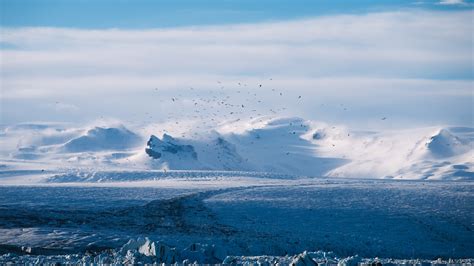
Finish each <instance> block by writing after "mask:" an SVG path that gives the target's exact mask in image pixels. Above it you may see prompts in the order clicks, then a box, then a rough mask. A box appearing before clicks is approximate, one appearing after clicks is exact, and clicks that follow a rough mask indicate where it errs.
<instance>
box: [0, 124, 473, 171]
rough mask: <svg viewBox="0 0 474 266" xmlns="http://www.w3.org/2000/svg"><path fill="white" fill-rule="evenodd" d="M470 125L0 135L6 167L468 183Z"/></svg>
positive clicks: (153, 128) (188, 127) (107, 129)
mask: <svg viewBox="0 0 474 266" xmlns="http://www.w3.org/2000/svg"><path fill="white" fill-rule="evenodd" d="M473 143H474V129H473V128H468V127H428V128H416V129H407V130H392V131H383V132H367V131H358V130H351V129H349V128H347V127H344V126H340V125H327V124H325V123H320V122H314V121H307V120H303V119H301V118H284V117H283V118H282V117H259V118H254V119H251V120H247V121H243V120H238V121H227V122H222V123H216V125H214V126H209V127H205V128H203V127H202V125H201V126H199V122H189V123H184V122H182V123H180V124H179V126H176V125H170V124H154V125H146V126H145V127H142V126H136V125H135V126H130V128H129V129H127V128H126V127H125V126H123V125H120V124H117V123H115V124H112V125H110V124H109V125H106V124H105V125H103V124H98V125H93V126H88V127H84V128H75V127H72V126H71V125H65V124H22V125H16V126H10V127H4V128H2V130H1V133H0V145H1V147H2V149H1V152H0V167H1V169H2V170H3V171H17V170H49V169H59V168H61V169H84V168H85V169H88V170H90V169H93V170H111V169H113V170H123V169H128V170H131V169H134V170H153V169H155V170H156V169H158V170H161V169H166V170H213V171H216V170H217V171H247V172H270V173H278V174H287V175H293V176H313V177H315V176H316V177H348V178H393V179H426V180H432V179H433V180H434V179H436V180H471V179H473V178H474V170H473V168H474V165H473V157H474V150H473Z"/></svg>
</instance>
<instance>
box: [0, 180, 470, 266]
mask: <svg viewBox="0 0 474 266" xmlns="http://www.w3.org/2000/svg"><path fill="white" fill-rule="evenodd" d="M175 175H176V173H175ZM266 180H269V178H250V179H239V178H237V177H235V178H234V177H231V176H228V177H221V178H219V179H217V180H216V179H215V178H208V179H189V180H186V178H183V179H179V178H177V177H176V176H175V178H172V179H160V180H156V181H153V182H149V183H144V184H142V185H141V186H142V187H127V186H123V187H122V186H114V183H102V184H103V185H107V184H108V185H107V186H91V187H89V186H88V187H81V186H71V185H70V184H65V185H62V186H57V184H55V183H50V184H49V185H47V186H45V185H43V186H40V187H38V186H33V187H32V186H20V187H18V186H3V187H0V195H1V196H0V210H1V211H0V243H2V245H3V246H2V249H3V250H6V251H8V250H10V251H9V252H12V250H13V251H15V250H17V253H18V252H19V251H18V250H21V247H22V246H24V247H30V248H31V250H32V254H37V255H40V254H45V255H52V254H64V253H67V254H79V253H84V252H86V253H87V252H89V253H90V252H101V251H103V250H107V249H119V248H120V247H122V246H123V245H124V244H126V243H127V242H128V241H129V239H131V238H132V239H137V238H139V237H148V238H149V239H153V240H155V241H160V243H164V244H166V246H168V247H171V248H175V249H176V251H180V252H181V251H184V250H186V249H187V248H189V247H190V245H191V244H192V243H200V245H196V246H194V247H193V248H189V249H188V251H189V252H188V253H189V256H187V257H188V258H193V259H196V258H198V257H199V256H200V255H199V256H198V255H196V253H190V252H195V251H193V250H203V252H204V253H207V254H209V253H211V254H214V255H213V256H214V257H215V258H219V259H223V258H222V257H223V256H222V254H225V255H229V256H230V255H232V256H253V255H262V254H266V255H269V256H277V257H278V256H280V257H282V256H283V257H284V256H285V254H299V253H301V252H303V251H305V250H313V251H314V250H322V251H326V252H329V251H331V252H334V253H335V254H337V255H338V256H340V257H341V258H342V257H347V256H353V255H355V254H359V255H360V256H362V257H369V258H370V257H385V258H399V259H406V258H421V259H435V258H437V257H442V258H446V259H447V258H472V257H474V254H473V253H472V251H473V250H474V246H473V243H474V242H473V241H472V239H473V237H474V235H473V228H472V225H473V223H472V221H473V220H474V217H473V213H474V209H473V208H474V207H473V206H474V204H473V202H474V198H473V196H472V195H474V194H473V192H474V191H473V189H474V187H473V184H471V182H460V181H458V182H449V181H447V182H443V181H437V182H423V181H399V180H397V181H396V180H369V179H367V180H353V179H273V180H271V182H270V181H266ZM132 183H133V182H132ZM84 184H87V183H84ZM88 184H94V183H88ZM142 244H144V243H142ZM149 244H150V243H149ZM150 245H151V244H150ZM140 246H141V245H140ZM212 246H214V247H215V249H216V250H215V251H212V252H211V251H206V250H207V248H208V247H212ZM156 248H158V246H156V245H155V250H156ZM150 249H151V247H150V248H148V247H147V248H144V250H143V252H142V253H144V252H149V254H151V253H153V252H156V251H150ZM158 249H159V248H158ZM147 250H148V251H147ZM213 252H214V253H213ZM20 253H21V252H20ZM217 253H219V254H220V255H218V254H217ZM180 254H181V253H180ZM192 254H194V255H192ZM191 255H192V256H191ZM207 258H209V257H207Z"/></svg>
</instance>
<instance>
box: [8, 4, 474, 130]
mask: <svg viewBox="0 0 474 266" xmlns="http://www.w3.org/2000/svg"><path fill="white" fill-rule="evenodd" d="M472 16H473V12H472V11H456V12H435V11H412V10H408V11H400V12H383V13H369V14H365V15H337V16H326V17H319V18H314V19H306V20H298V21H285V22H273V23H259V24H243V25H226V26H205V27H204V26H203V27H185V28H172V29H154V30H122V29H108V30H83V29H67V28H2V29H1V36H2V39H1V45H0V47H2V48H1V69H2V71H1V79H2V94H1V99H2V102H3V103H4V104H5V105H7V106H8V108H9V109H8V110H4V111H5V112H6V116H4V117H3V119H4V120H5V121H14V120H17V119H20V120H21V119H25V118H24V117H23V116H22V117H13V116H11V113H13V110H11V109H10V108H13V107H11V106H13V105H14V104H13V103H17V102H21V101H23V102H25V101H29V102H32V101H35V99H37V100H38V99H39V101H41V99H52V98H55V99H61V100H62V101H64V102H67V103H64V105H68V106H75V107H77V108H84V102H85V101H87V102H88V108H91V109H98V108H99V107H100V106H102V107H103V105H102V104H103V101H102V99H103V98H104V97H110V99H111V100H113V101H114V102H115V103H117V104H120V103H121V102H126V101H128V99H129V96H130V95H134V97H136V98H137V99H141V98H140V95H141V97H142V98H147V93H148V92H149V91H150V90H153V89H155V88H157V89H159V90H160V91H164V95H165V96H166V97H169V96H170V95H171V93H173V92H176V91H178V90H180V89H188V88H189V87H195V88H197V89H203V90H213V89H217V88H218V87H219V86H218V85H217V84H216V81H220V82H222V83H223V84H225V85H226V87H225V89H229V88H230V87H232V86H234V87H235V84H236V83H237V82H239V81H241V82H245V83H248V84H249V87H252V86H253V87H254V88H255V90H259V87H258V86H257V84H260V83H262V80H265V81H266V82H267V84H269V86H270V85H271V86H273V87H275V88H279V89H281V90H286V91H288V92H290V93H291V92H294V93H295V94H301V93H305V94H307V95H308V97H314V103H316V102H317V101H318V99H316V98H317V96H318V95H319V96H324V97H326V99H327V100H328V101H330V100H332V99H335V98H347V99H354V100H355V101H359V104H361V105H364V103H368V102H369V101H371V100H372V96H371V95H374V94H375V95H377V94H381V95H384V96H386V97H390V98H391V99H392V100H394V101H401V102H399V103H398V104H401V103H403V101H404V99H406V98H407V97H408V98H410V97H418V96H419V95H428V96H429V95H435V97H441V95H442V96H443V97H459V98H462V99H464V102H466V101H465V99H466V97H467V98H468V99H470V100H471V102H472V78H473V71H472V62H473V50H472V47H473V46H472V45H473V43H472V42H473V39H472V36H473V35H472V34H473V26H472V23H470V22H472ZM270 78H271V79H272V82H270V81H269V79H270ZM81 99H82V100H81ZM86 99H87V100H86ZM453 99H454V98H453ZM145 101H146V100H145ZM335 101H336V100H335ZM448 102H449V101H448ZM454 102H455V100H452V101H451V102H450V103H454ZM467 103H469V101H467ZM102 107H101V108H102ZM311 107H312V106H309V105H308V106H304V107H303V108H302V109H305V110H306V111H304V112H311V110H312V109H311ZM289 108H290V109H291V106H290V107H289ZM294 108H295V109H297V107H296V106H295V107H294ZM74 109H76V108H74ZM136 111H142V110H136ZM313 111H314V110H313ZM462 112H464V113H465V112H466V107H464V110H463V111H462ZM110 114H111V115H114V113H113V112H110ZM115 115H119V114H118V113H117V114H115ZM471 116H472V114H471ZM465 118H466V117H465ZM465 118H464V119H465ZM467 118H469V117H467ZM448 122H450V121H448Z"/></svg>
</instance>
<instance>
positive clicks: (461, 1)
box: [439, 0, 467, 5]
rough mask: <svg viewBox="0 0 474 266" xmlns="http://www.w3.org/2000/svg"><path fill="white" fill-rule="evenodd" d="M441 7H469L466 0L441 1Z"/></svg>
mask: <svg viewBox="0 0 474 266" xmlns="http://www.w3.org/2000/svg"><path fill="white" fill-rule="evenodd" d="M439 4H440V5H467V3H466V2H464V0H441V1H439Z"/></svg>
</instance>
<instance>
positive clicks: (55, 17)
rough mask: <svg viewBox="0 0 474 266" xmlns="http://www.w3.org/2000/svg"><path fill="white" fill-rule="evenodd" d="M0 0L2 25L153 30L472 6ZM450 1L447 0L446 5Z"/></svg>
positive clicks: (393, 1) (300, 0) (399, 0)
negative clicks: (410, 9) (158, 28)
mask: <svg viewBox="0 0 474 266" xmlns="http://www.w3.org/2000/svg"><path fill="white" fill-rule="evenodd" d="M445 2H446V3H445V4H440V1H435V0H427V1H415V0H384V1H373V0H319V1H314V0H293V1H288V0H261V1H255V0H199V1H196V0H166V1H164V0H161V1H160V0H159V1H152V0H135V1H131V0H99V1H97V0H95V1H94V0H75V1H66V0H2V1H0V3H1V10H2V11H1V12H2V20H1V24H2V26H8V27H24V26H47V27H72V28H91V29H96V28H156V27H176V26H189V25H213V24H232V23H255V22H262V21H279V20H292V19H301V18H311V17H315V16H321V15H334V14H350V13H366V12H376V11H387V10H390V11H393V10H403V9H407V8H418V9H429V10H445V11H455V10H466V9H472V6H471V4H472V3H473V0H466V1H463V2H464V4H459V3H458V4H456V2H457V1H445ZM450 2H452V4H449V3H450Z"/></svg>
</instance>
